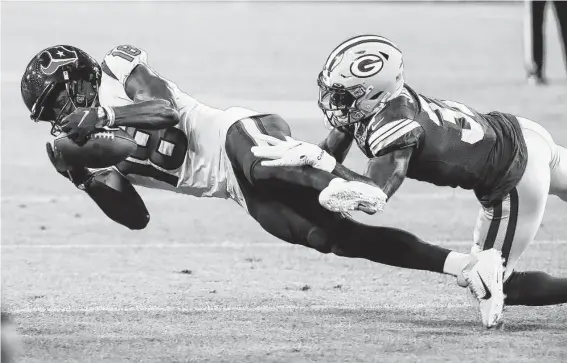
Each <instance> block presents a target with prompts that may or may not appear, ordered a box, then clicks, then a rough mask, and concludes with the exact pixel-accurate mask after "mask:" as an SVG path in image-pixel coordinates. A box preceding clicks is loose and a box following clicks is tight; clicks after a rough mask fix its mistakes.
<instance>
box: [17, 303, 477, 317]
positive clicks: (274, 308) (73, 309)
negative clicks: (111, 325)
mask: <svg viewBox="0 0 567 363" xmlns="http://www.w3.org/2000/svg"><path fill="white" fill-rule="evenodd" d="M469 306H470V305H469V304H467V303H466V302H463V303H460V304H455V303H449V304H415V305H408V304H399V305H393V304H392V305H389V306H388V305H386V306H385V305H382V304H376V305H364V304H359V305H358V304H357V305H351V304H346V305H312V306H298V305H260V306H215V305H209V306H199V307H193V308H191V307H188V308H182V307H163V306H136V307H116V306H88V307H80V306H67V307H64V306H58V307H28V308H21V309H15V310H10V313H12V314H33V313H97V312H105V313H122V312H125V313H128V312H144V313H160V312H185V313H203V312H267V313H268V312H278V311H290V310H298V311H300V310H304V311H330V310H350V311H357V310H364V309H369V310H376V311H378V312H379V311H387V310H400V309H414V310H425V309H439V308H444V309H451V308H463V307H469Z"/></svg>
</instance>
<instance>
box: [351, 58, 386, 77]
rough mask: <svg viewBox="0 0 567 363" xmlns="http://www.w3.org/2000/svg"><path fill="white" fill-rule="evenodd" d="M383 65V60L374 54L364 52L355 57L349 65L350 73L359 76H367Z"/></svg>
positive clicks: (379, 69) (378, 70) (380, 68)
mask: <svg viewBox="0 0 567 363" xmlns="http://www.w3.org/2000/svg"><path fill="white" fill-rule="evenodd" d="M383 67H384V61H383V60H382V58H380V57H379V56H377V55H376V54H365V55H363V56H360V57H358V58H356V59H355V60H354V61H353V62H352V64H351V65H350V73H352V74H353V75H355V76H356V77H359V78H368V77H372V76H373V75H375V74H377V73H378V72H380V71H381V70H382V68H383Z"/></svg>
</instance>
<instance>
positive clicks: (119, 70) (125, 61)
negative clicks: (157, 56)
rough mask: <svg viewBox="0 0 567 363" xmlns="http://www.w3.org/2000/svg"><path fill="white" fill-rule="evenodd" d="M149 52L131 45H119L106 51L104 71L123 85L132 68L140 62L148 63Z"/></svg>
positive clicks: (103, 64) (103, 63)
mask: <svg viewBox="0 0 567 363" xmlns="http://www.w3.org/2000/svg"><path fill="white" fill-rule="evenodd" d="M147 61H148V54H147V53H146V52H145V51H144V50H142V49H139V48H136V47H133V46H130V45H119V46H117V47H116V48H113V49H112V50H111V51H110V52H108V53H106V55H105V56H104V60H103V62H102V65H101V67H102V71H103V72H104V73H105V74H106V75H107V76H110V77H112V78H114V79H116V80H117V81H118V82H120V83H121V84H122V85H124V84H125V83H126V80H127V79H128V76H129V75H130V73H132V70H134V68H136V66H137V65H139V64H147Z"/></svg>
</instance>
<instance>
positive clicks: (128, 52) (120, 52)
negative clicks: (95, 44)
mask: <svg viewBox="0 0 567 363" xmlns="http://www.w3.org/2000/svg"><path fill="white" fill-rule="evenodd" d="M110 54H111V55H112V56H114V57H120V58H122V59H126V60H127V61H128V62H132V61H133V60H134V57H137V56H139V55H140V54H142V51H141V50H139V49H138V48H134V47H132V46H130V45H120V46H118V47H116V50H115V51H113V52H112V53H110Z"/></svg>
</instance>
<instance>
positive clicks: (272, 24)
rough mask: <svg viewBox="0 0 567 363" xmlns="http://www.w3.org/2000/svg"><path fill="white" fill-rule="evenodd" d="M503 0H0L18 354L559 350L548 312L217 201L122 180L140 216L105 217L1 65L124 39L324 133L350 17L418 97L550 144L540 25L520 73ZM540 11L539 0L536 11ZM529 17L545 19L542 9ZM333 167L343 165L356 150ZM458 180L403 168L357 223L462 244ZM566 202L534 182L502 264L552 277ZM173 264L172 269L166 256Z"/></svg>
mask: <svg viewBox="0 0 567 363" xmlns="http://www.w3.org/2000/svg"><path fill="white" fill-rule="evenodd" d="M522 11H523V9H522V5H521V4H506V5H494V4H483V5H474V4H466V5H463V4H460V5H457V4H449V5H448V4H444V5H438V4H424V3H421V4H417V3H411V4H391V3H366V4H360V3H357V4H353V3H351V4H344V3H343V4H337V3H332V4H314V3H310V4H298V3H294V4H292V3H287V4H286V3H269V4H266V3H263V4H244V3H238V4H229V3H222V4H221V3H215V4H210V3H209V4H205V3H198V4H196V3H180V2H166V3H165V2H164V3H153V4H152V3H132V2H115V3H98V2H81V3H69V2H66V3H61V2H56V3H47V2H43V3H42V2H27V3H12V2H10V3H6V2H3V3H2V19H1V20H2V21H1V27H2V29H1V30H2V38H1V41H2V68H1V70H2V72H1V73H2V74H1V77H2V96H1V101H2V110H1V112H2V115H1V116H2V123H1V128H2V160H1V161H2V175H1V181H2V211H1V213H2V303H3V305H4V306H5V307H7V308H9V309H10V310H11V311H13V312H14V313H15V321H16V323H17V326H18V328H19V329H20V332H21V333H22V334H23V336H24V342H25V348H26V351H25V357H24V358H23V359H22V362H100V361H104V362H124V361H134V362H192V361H214V362H217V361H225V362H234V361H251V362H282V361H287V362H310V361H318V362H360V361H374V362H416V361H419V362H438V361H448V362H449V361H450V362H465V361H467V362H468V361H478V362H561V361H563V362H565V361H567V348H566V346H565V342H567V309H566V307H565V306H562V307H549V308H510V309H508V310H507V311H506V321H507V323H506V326H505V328H504V330H502V331H491V332H487V331H484V330H483V329H482V328H481V327H480V324H479V318H478V316H477V312H476V311H475V310H474V309H473V308H471V307H470V305H469V304H468V300H467V297H466V293H465V291H464V290H462V289H460V288H459V287H457V286H456V284H455V283H454V280H453V279H451V278H449V277H445V276H440V275H435V274H431V273H420V272H411V271H404V270H400V269H394V268H390V267H386V266H379V265H375V264H372V263H369V262H367V261H363V260H348V259H343V258H338V257H336V256H329V255H320V254H318V253H316V252H314V251H311V250H308V249H305V248H302V247H297V246H289V245H287V244H285V243H282V242H279V241H277V240H275V239H274V238H272V237H270V236H269V235H268V234H267V233H265V232H263V231H262V230H261V229H260V228H259V227H258V226H257V225H256V224H255V223H254V222H253V221H252V220H251V219H250V218H249V217H248V216H246V215H245V214H244V213H243V212H242V211H241V210H240V209H239V208H238V207H237V206H236V205H235V204H234V203H232V202H227V201H216V200H204V199H201V200H199V199H196V198H192V197H184V196H181V195H173V194H169V193H165V192H159V191H153V190H145V189H141V190H140V192H141V194H142V196H143V197H144V199H145V200H146V201H147V205H148V208H149V209H150V212H151V214H152V221H151V223H150V225H149V227H148V228H147V229H146V230H144V231H142V232H130V231H127V230H125V229H124V228H122V227H120V226H118V225H115V224H113V223H112V222H111V221H109V220H107V219H106V218H105V217H104V216H103V214H102V213H101V212H100V211H99V210H98V209H97V207H96V206H95V205H94V203H92V202H91V201H89V200H88V198H87V197H86V196H85V195H83V194H81V193H80V192H79V191H76V190H74V188H73V187H72V186H71V185H70V184H69V183H68V182H66V181H65V180H64V179H63V178H61V177H59V176H58V175H57V174H56V173H55V172H54V171H53V170H52V168H51V166H50V165H49V163H48V159H47V157H46V155H45V153H44V146H43V142H44V141H46V140H48V139H49V135H48V127H47V126H45V125H44V126H39V125H34V124H33V123H31V122H30V121H29V120H28V118H27V114H28V113H27V111H26V109H25V108H24V106H23V104H22V102H21V100H20V92H19V78H20V76H21V73H22V72H23V70H24V68H25V66H26V63H27V62H28V61H29V58H30V57H31V55H32V54H35V53H36V52H37V51H38V50H39V49H41V48H43V47H46V46H49V45H54V44H73V45H76V46H79V47H81V48H82V49H84V50H86V51H88V52H90V53H91V54H93V55H94V56H96V57H97V58H99V59H100V58H102V56H103V55H104V53H105V52H107V51H108V50H109V49H111V48H112V47H113V46H116V45H119V44H122V43H130V44H132V45H136V46H139V47H141V48H144V49H146V50H147V51H148V53H149V60H150V62H151V64H153V65H154V66H155V68H156V69H157V70H158V72H160V73H161V74H163V75H164V76H166V77H168V78H171V79H173V80H174V81H175V82H177V83H178V84H179V85H180V87H181V88H182V89H184V90H186V91H187V92H190V93H191V94H193V95H195V96H196V97H197V98H199V99H201V100H203V101H206V102H210V103H211V104H212V105H214V106H218V107H227V106H231V105H237V106H245V107H250V108H254V109H257V110H259V111H270V112H278V113H280V114H281V115H282V116H284V117H285V118H286V119H288V120H289V121H290V123H291V125H292V128H293V130H294V135H295V136H297V137H298V138H303V139H307V140H309V141H316V140H318V139H320V138H322V137H323V136H324V134H325V129H324V127H323V124H322V116H321V115H320V112H319V111H318V109H317V106H316V97H317V88H316V76H317V73H318V71H319V68H320V67H321V66H322V64H323V62H324V60H325V57H326V55H327V53H328V52H329V51H330V50H332V48H333V47H334V46H335V45H336V44H337V43H338V42H340V41H342V40H344V39H345V38H347V37H349V36H352V35H355V34H358V33H380V34H382V35H385V36H387V37H390V38H391V39H393V40H394V41H396V42H397V43H398V44H399V46H400V47H401V48H402V49H403V50H404V52H405V55H406V58H405V69H406V75H407V79H408V82H409V83H410V84H411V85H412V86H413V87H415V88H417V89H418V91H420V92H423V93H425V94H427V95H431V96H434V97H441V98H449V99H454V100H457V101H461V102H464V103H467V104H469V105H470V106H472V107H474V108H477V109H478V110H479V111H490V110H500V111H506V112H512V113H516V114H520V115H523V116H526V117H529V118H533V119H535V120H537V121H538V122H541V123H542V124H544V125H545V126H546V127H547V128H548V129H549V130H550V131H551V132H552V133H553V135H554V137H555V138H556V140H557V141H558V142H560V143H562V144H563V145H567V131H566V130H567V108H566V104H567V86H566V84H567V82H566V77H565V69H564V68H565V67H564V65H563V63H562V59H561V53H560V48H559V45H558V40H557V36H556V31H555V25H554V24H553V25H550V26H549V29H548V34H550V43H549V48H548V54H549V58H550V61H549V65H548V68H547V72H548V75H549V76H550V80H551V84H550V85H549V86H548V87H546V88H534V87H529V86H527V85H525V80H524V77H523V76H524V73H523V72H524V71H523V58H522V56H523V49H522ZM550 15H551V14H550ZM549 19H552V20H553V19H554V18H553V16H550V17H549ZM347 164H348V165H350V166H352V167H354V168H356V169H361V168H362V167H363V165H364V160H363V158H362V157H361V156H360V153H358V152H357V151H355V152H353V154H352V156H350V157H349V158H348V163H347ZM477 209H478V205H477V203H476V201H475V199H474V197H473V195H472V193H468V192H464V191H460V190H452V189H441V188H436V187H433V186H430V185H425V184H420V183H417V182H412V181H408V182H406V183H405V184H404V185H403V186H402V188H401V190H400V191H399V194H398V195H397V196H396V197H395V198H394V199H393V200H392V202H391V203H390V204H389V205H388V208H387V211H386V212H385V213H384V214H382V215H380V216H377V217H372V218H369V217H364V218H363V220H364V221H365V222H368V223H375V224H388V225H394V226H398V227H401V228H405V229H408V230H410V231H412V232H414V233H416V234H418V235H419V236H421V237H423V238H425V239H428V240H430V241H434V242H435V243H439V244H441V245H443V246H447V247H451V248H454V249H457V250H459V251H467V249H468V248H469V247H470V242H469V241H470V240H471V239H472V227H473V226H474V223H475V217H476V213H477ZM565 216H567V206H566V205H565V204H562V203H560V202H559V201H558V200H557V198H550V200H549V203H548V208H547V213H546V215H545V218H544V222H543V224H542V228H541V229H540V231H539V233H538V236H537V240H538V242H537V243H535V244H534V245H533V246H532V247H531V248H530V249H529V250H528V252H526V254H525V256H524V258H523V259H522V261H521V263H520V266H519V268H520V269H543V270H545V271H547V272H550V273H554V274H558V275H563V276H567V259H566V258H567V257H566V256H567V233H566V232H567V228H566V227H565V220H566V217H565ZM183 270H187V271H186V272H185V273H182V272H181V271H183Z"/></svg>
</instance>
